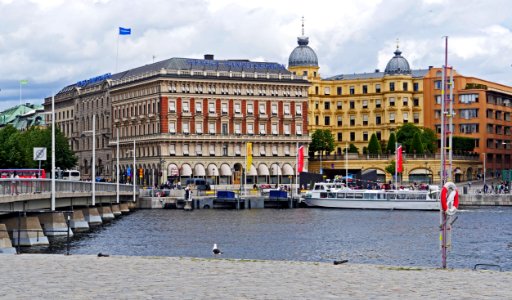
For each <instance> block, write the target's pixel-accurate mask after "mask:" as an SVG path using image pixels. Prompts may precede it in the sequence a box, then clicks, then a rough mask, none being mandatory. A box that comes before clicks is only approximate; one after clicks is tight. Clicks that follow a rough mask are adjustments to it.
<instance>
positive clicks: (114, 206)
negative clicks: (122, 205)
mask: <svg viewBox="0 0 512 300" xmlns="http://www.w3.org/2000/svg"><path fill="white" fill-rule="evenodd" d="M112 213H113V214H114V216H116V217H118V216H120V215H121V214H122V212H121V210H120V209H119V204H112Z"/></svg>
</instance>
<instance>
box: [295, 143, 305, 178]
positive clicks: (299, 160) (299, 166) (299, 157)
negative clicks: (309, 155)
mask: <svg viewBox="0 0 512 300" xmlns="http://www.w3.org/2000/svg"><path fill="white" fill-rule="evenodd" d="M303 169H304V146H300V147H299V149H298V151H297V173H300V172H302V170H303Z"/></svg>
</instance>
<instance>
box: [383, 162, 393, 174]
mask: <svg viewBox="0 0 512 300" xmlns="http://www.w3.org/2000/svg"><path fill="white" fill-rule="evenodd" d="M384 170H386V172H388V173H389V174H391V175H395V161H394V160H392V161H391V163H390V164H389V165H387V166H386V168H384Z"/></svg>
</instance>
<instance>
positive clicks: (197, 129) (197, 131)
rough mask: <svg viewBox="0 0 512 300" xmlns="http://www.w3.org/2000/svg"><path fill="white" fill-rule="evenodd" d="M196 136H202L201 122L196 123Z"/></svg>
mask: <svg viewBox="0 0 512 300" xmlns="http://www.w3.org/2000/svg"><path fill="white" fill-rule="evenodd" d="M196 134H203V124H202V123H201V122H198V123H196Z"/></svg>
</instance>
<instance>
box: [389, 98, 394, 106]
mask: <svg viewBox="0 0 512 300" xmlns="http://www.w3.org/2000/svg"><path fill="white" fill-rule="evenodd" d="M389 106H395V98H394V97H391V98H389Z"/></svg>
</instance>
